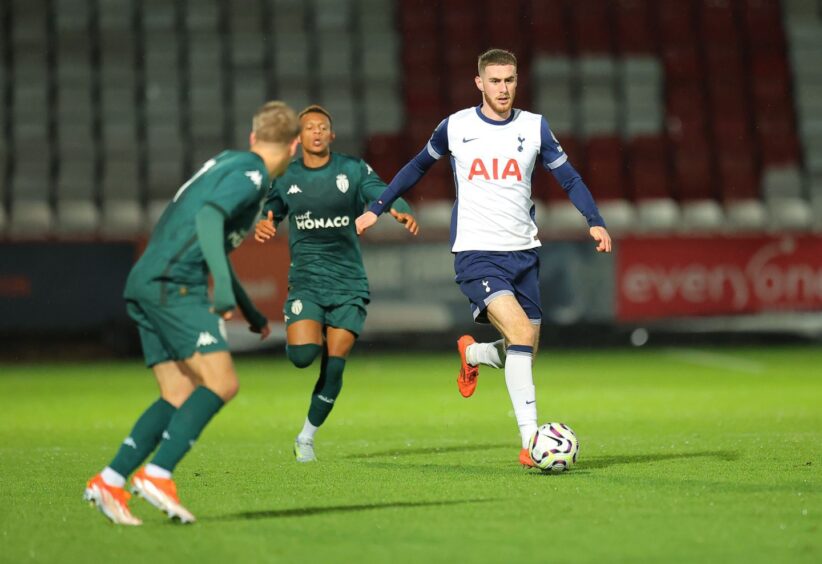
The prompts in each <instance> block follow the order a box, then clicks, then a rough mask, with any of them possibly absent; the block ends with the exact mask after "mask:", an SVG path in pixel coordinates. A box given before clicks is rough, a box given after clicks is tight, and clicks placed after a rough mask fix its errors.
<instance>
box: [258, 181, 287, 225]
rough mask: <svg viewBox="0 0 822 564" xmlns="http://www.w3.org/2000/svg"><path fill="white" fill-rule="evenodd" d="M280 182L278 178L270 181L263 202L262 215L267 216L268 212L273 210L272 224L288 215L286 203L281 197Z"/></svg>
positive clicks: (278, 222) (277, 222) (276, 223)
mask: <svg viewBox="0 0 822 564" xmlns="http://www.w3.org/2000/svg"><path fill="white" fill-rule="evenodd" d="M281 188H282V183H281V182H280V179H278V180H276V181H274V182H272V183H271V186H269V187H268V192H267V193H266V195H265V202H264V203H263V217H268V212H269V211H272V212H274V224H275V225H279V224H280V222H281V221H282V220H283V219H285V217H286V216H287V215H288V204H287V203H286V201H285V198H283V192H282V190H281Z"/></svg>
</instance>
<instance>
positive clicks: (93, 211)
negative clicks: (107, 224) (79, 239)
mask: <svg viewBox="0 0 822 564" xmlns="http://www.w3.org/2000/svg"><path fill="white" fill-rule="evenodd" d="M99 223H100V212H99V210H98V209H97V206H96V205H95V204H94V202H93V201H92V200H90V199H85V200H74V199H70V200H60V201H58V202H57V217H56V222H55V231H56V232H57V233H58V234H59V235H66V236H90V235H93V234H95V233H96V232H97V228H98V226H99Z"/></svg>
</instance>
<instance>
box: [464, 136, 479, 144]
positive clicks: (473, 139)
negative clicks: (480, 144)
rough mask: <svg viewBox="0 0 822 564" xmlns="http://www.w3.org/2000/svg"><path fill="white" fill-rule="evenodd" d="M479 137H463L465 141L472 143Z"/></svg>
mask: <svg viewBox="0 0 822 564" xmlns="http://www.w3.org/2000/svg"><path fill="white" fill-rule="evenodd" d="M477 139H479V137H472V138H471V139H466V138H465V137H463V138H462V142H463V143H470V142H471V141H476V140H477Z"/></svg>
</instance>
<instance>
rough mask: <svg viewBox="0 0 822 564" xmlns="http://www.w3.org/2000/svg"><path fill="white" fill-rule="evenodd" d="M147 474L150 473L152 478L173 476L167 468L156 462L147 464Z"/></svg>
mask: <svg viewBox="0 0 822 564" xmlns="http://www.w3.org/2000/svg"><path fill="white" fill-rule="evenodd" d="M146 474H148V475H149V476H151V477H152V478H165V479H166V480H168V479H170V478H171V472H169V471H168V470H166V469H165V468H160V467H159V466H157V465H156V464H147V465H146Z"/></svg>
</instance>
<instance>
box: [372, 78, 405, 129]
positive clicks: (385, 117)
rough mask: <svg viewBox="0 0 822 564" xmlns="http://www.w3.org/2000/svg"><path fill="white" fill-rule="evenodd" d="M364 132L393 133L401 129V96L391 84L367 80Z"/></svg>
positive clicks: (402, 120)
mask: <svg viewBox="0 0 822 564" xmlns="http://www.w3.org/2000/svg"><path fill="white" fill-rule="evenodd" d="M364 110H365V133H366V134H367V135H374V134H376V133H394V132H398V131H400V130H401V129H402V126H403V122H404V116H403V108H402V98H401V95H400V93H399V91H398V89H397V87H396V86H395V85H393V84H380V83H377V82H369V83H368V84H366V86H365V105H364Z"/></svg>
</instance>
